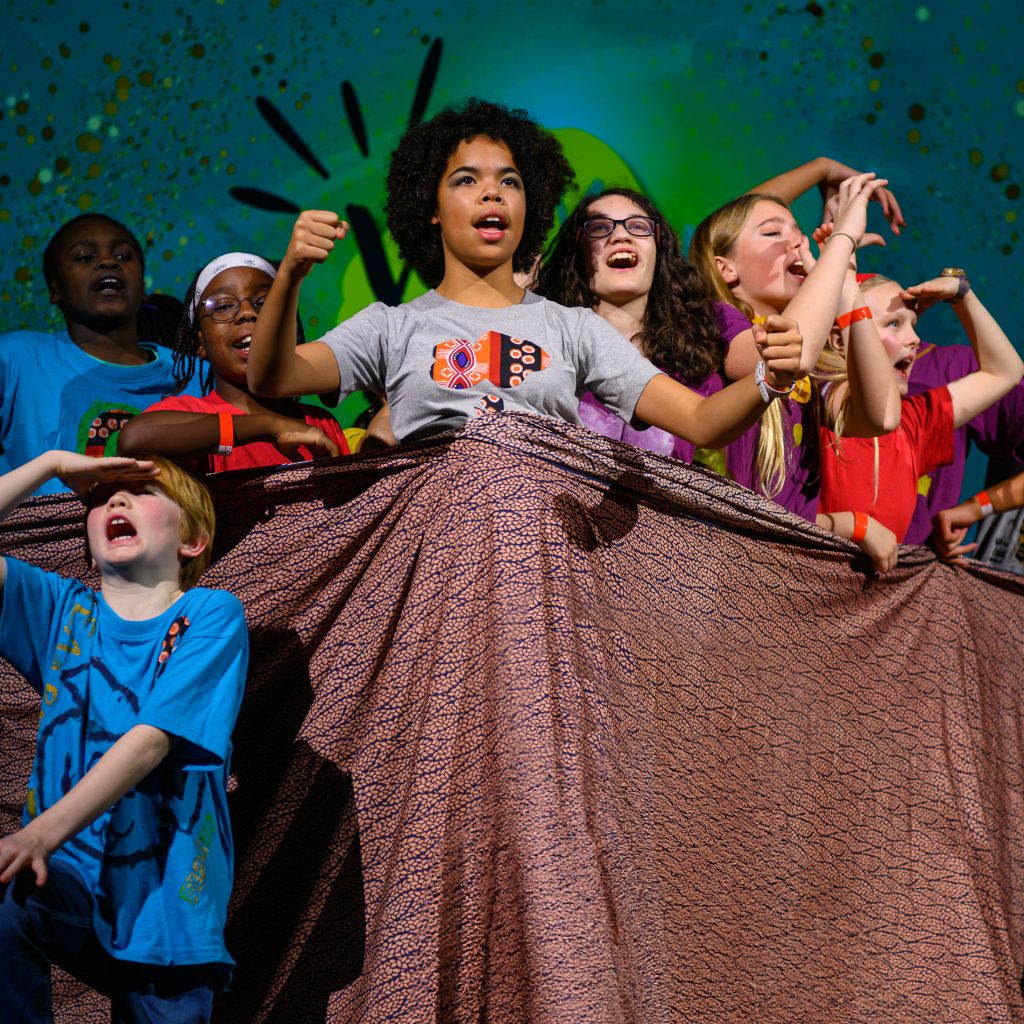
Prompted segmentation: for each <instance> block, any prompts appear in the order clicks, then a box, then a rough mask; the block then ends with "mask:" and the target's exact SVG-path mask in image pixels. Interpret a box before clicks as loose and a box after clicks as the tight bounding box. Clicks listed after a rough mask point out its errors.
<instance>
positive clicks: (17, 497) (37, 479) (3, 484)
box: [0, 451, 61, 519]
mask: <svg viewBox="0 0 1024 1024" xmlns="http://www.w3.org/2000/svg"><path fill="white" fill-rule="evenodd" d="M60 454H61V453H59V452H56V451H50V452H43V454H42V455H37V456H36V457H35V458H34V459H31V460H30V461H28V462H26V463H25V464H24V465H21V466H19V467H18V468H17V469H12V470H11V471H10V472H9V473H5V474H4V475H3V476H0V519H3V518H4V517H5V516H7V515H8V514H9V513H10V512H11V511H13V510H14V509H16V508H17V507H18V506H19V505H20V504H21V503H22V502H23V501H24V500H25V499H26V498H27V497H28V496H29V495H30V494H31V493H32V492H33V491H35V490H36V489H37V488H38V487H40V486H41V485H42V484H45V483H46V481H47V480H51V479H52V478H53V477H55V476H56V475H57V471H58V466H59V456H60Z"/></svg>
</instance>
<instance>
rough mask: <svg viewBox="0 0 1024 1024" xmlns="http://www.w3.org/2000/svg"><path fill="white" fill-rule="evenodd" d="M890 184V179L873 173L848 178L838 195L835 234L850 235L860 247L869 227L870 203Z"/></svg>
mask: <svg viewBox="0 0 1024 1024" xmlns="http://www.w3.org/2000/svg"><path fill="white" fill-rule="evenodd" d="M888 183H889V182H888V179H886V178H877V177H875V175H874V173H873V172H871V171H869V172H868V173H866V174H858V175H856V177H853V178H847V179H846V180H845V181H844V182H843V183H842V184H841V185H840V186H839V191H838V193H837V194H836V207H835V216H834V218H833V220H832V223H833V225H834V227H833V233H835V234H839V233H842V234H844V235H849V236H850V237H851V238H853V239H854V244H855V245H856V246H859V245H860V244H861V241H862V239H863V237H864V232H865V230H866V229H867V226H868V202H869V200H870V199H871V197H872V196H873V195H874V194H875V193H876V192H877V191H878V190H879V189H880V188H884V187H885V186H886V185H887V184H888Z"/></svg>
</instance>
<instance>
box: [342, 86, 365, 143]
mask: <svg viewBox="0 0 1024 1024" xmlns="http://www.w3.org/2000/svg"><path fill="white" fill-rule="evenodd" d="M341 102H342V103H343V104H344V106H345V114H346V116H347V117H348V123H349V127H350V128H351V129H352V134H353V136H355V140H356V145H357V146H358V147H359V150H360V152H361V153H362V154H363V156H369V155H370V143H369V140H368V139H367V137H366V123H365V122H364V121H363V112H362V110H360V109H359V100H358V99H357V98H356V90H355V88H354V87H353V85H352V83H351V82H342V83H341Z"/></svg>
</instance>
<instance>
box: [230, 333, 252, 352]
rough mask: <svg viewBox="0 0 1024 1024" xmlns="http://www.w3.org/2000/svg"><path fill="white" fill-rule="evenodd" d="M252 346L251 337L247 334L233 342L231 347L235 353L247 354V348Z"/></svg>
mask: <svg viewBox="0 0 1024 1024" xmlns="http://www.w3.org/2000/svg"><path fill="white" fill-rule="evenodd" d="M251 344H252V335H251V334H247V335H246V336H245V337H244V338H239V339H238V341H233V342H232V343H231V347H232V348H233V349H234V350H235V351H236V352H248V351H249V346H250V345H251Z"/></svg>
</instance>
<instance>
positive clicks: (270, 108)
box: [256, 96, 329, 178]
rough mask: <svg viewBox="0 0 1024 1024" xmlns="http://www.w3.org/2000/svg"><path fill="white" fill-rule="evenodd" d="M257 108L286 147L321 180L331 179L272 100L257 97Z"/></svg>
mask: <svg viewBox="0 0 1024 1024" xmlns="http://www.w3.org/2000/svg"><path fill="white" fill-rule="evenodd" d="M256 106H257V108H258V109H259V112H260V113H261V114H262V115H263V116H264V117H265V118H266V119H267V124H269V125H270V127H271V128H273V129H274V131H275V132H277V134H278V135H279V136H280V137H281V139H282V141H283V142H284V143H285V145H287V146H289V147H290V148H291V149H292V150H293V151H294V152H295V153H297V154H298V155H299V156H300V157H302V159H303V160H305V161H306V163H307V164H309V166H310V167H312V168H313V170H314V171H316V173H317V174H319V175H320V177H321V178H327V177H329V175H328V173H327V168H326V167H324V165H323V164H322V163H320V161H319V160H317V158H316V156H315V155H314V153H313V151H312V150H311V149H310V148H309V146H307V145H306V144H305V142H303V141H302V139H301V138H299V133H298V132H297V131H296V130H295V129H294V128H293V127H292V126H291V125H290V124H289V123H288V121H287V120H286V119H285V116H284V114H282V113H281V111H280V110H278V109H277V107H275V106H274V104H273V103H271V102H270V100H268V99H267V98H266V97H265V96H257V97H256Z"/></svg>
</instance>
